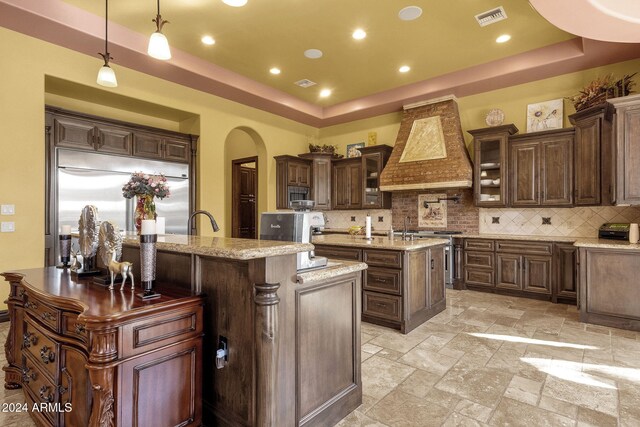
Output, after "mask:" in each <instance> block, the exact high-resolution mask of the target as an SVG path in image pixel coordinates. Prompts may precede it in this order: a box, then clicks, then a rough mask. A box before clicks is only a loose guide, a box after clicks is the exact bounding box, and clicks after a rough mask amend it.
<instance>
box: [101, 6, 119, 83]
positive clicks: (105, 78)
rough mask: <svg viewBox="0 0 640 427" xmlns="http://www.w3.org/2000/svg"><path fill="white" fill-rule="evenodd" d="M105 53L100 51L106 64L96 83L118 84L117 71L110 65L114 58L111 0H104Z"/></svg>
mask: <svg viewBox="0 0 640 427" xmlns="http://www.w3.org/2000/svg"><path fill="white" fill-rule="evenodd" d="M104 9H105V10H104V53H98V55H100V56H102V59H104V65H103V66H102V67H101V68H100V70H99V71H98V79H97V80H96V83H98V84H99V85H100V86H105V87H116V86H118V80H117V79H116V73H114V72H113V69H112V68H111V67H110V66H109V61H110V60H112V59H113V58H112V57H111V55H110V54H109V0H105V1H104Z"/></svg>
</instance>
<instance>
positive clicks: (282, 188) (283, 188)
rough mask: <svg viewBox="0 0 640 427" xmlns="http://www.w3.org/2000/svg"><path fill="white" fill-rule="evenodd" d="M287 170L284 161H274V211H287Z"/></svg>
mask: <svg viewBox="0 0 640 427" xmlns="http://www.w3.org/2000/svg"><path fill="white" fill-rule="evenodd" d="M287 169H288V165H287V162H286V161H285V160H276V209H289V193H288V188H287V187H288V180H287V174H288V170H287Z"/></svg>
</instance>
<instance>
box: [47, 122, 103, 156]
mask: <svg viewBox="0 0 640 427" xmlns="http://www.w3.org/2000/svg"><path fill="white" fill-rule="evenodd" d="M94 128H95V127H94V126H93V123H91V122H88V121H84V120H72V119H67V118H56V119H54V121H53V129H54V133H53V142H54V144H55V145H56V146H59V147H70V148H83V149H91V148H93V147H94V141H95V138H94Z"/></svg>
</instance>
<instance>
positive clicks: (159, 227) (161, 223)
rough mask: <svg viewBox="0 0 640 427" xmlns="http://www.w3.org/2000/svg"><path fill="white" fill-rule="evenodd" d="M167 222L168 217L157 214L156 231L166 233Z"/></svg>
mask: <svg viewBox="0 0 640 427" xmlns="http://www.w3.org/2000/svg"><path fill="white" fill-rule="evenodd" d="M165 223H166V219H165V217H163V216H157V217H156V233H158V234H164V233H165V230H164V227H165Z"/></svg>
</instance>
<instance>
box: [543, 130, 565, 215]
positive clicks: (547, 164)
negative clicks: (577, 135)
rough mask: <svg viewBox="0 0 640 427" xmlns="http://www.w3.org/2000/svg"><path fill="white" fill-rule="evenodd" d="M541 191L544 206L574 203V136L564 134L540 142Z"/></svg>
mask: <svg viewBox="0 0 640 427" xmlns="http://www.w3.org/2000/svg"><path fill="white" fill-rule="evenodd" d="M540 191H541V194H540V204H541V205H543V206H544V205H552V206H571V205H572V203H573V137H572V136H562V137H558V138H557V139H553V140H549V141H542V142H541V143H540Z"/></svg>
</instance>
